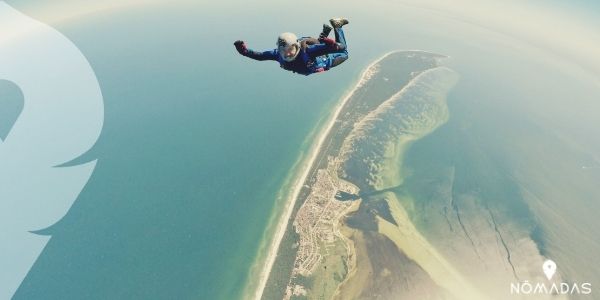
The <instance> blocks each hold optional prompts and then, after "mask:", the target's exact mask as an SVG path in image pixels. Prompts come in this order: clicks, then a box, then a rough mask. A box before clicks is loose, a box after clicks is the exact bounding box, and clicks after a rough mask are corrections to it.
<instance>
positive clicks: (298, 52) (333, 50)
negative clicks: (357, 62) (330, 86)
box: [234, 18, 348, 75]
mask: <svg viewBox="0 0 600 300" xmlns="http://www.w3.org/2000/svg"><path fill="white" fill-rule="evenodd" d="M329 23H330V24H331V26H329V25H326V24H325V25H323V31H322V32H321V34H320V35H319V38H318V39H315V38H301V39H298V37H297V36H296V35H295V34H293V33H291V32H285V33H282V34H281V35H279V38H278V39H277V49H273V50H268V51H264V52H259V51H254V50H251V49H248V47H247V46H246V43H245V42H243V41H240V40H238V41H236V42H235V43H234V45H235V48H236V50H237V51H238V52H239V53H240V54H241V55H243V56H246V57H249V58H252V59H255V60H260V61H263V60H275V61H277V62H279V66H280V67H281V68H283V69H285V70H288V71H292V72H294V73H298V74H302V75H310V74H314V73H319V72H324V71H328V70H329V69H331V68H333V67H337V66H339V65H340V64H341V63H343V62H344V61H346V60H347V59H348V49H347V45H346V39H345V38H344V31H343V30H342V27H343V26H344V25H346V24H348V20H347V19H344V18H333V19H331V20H329ZM332 29H333V30H334V32H335V40H333V39H330V38H328V35H329V32H330V31H331V30H332Z"/></svg>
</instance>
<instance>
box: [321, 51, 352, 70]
mask: <svg viewBox="0 0 600 300" xmlns="http://www.w3.org/2000/svg"><path fill="white" fill-rule="evenodd" d="M347 59H348V52H346V51H344V52H339V53H331V54H328V55H327V67H326V69H327V70H329V69H331V68H333V67H337V66H339V65H340V64H342V63H343V62H345V61H346V60H347Z"/></svg>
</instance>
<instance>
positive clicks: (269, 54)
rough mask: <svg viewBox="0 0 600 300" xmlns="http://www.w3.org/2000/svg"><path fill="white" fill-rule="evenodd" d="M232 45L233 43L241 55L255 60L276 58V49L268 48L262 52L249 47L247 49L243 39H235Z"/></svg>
mask: <svg viewBox="0 0 600 300" xmlns="http://www.w3.org/2000/svg"><path fill="white" fill-rule="evenodd" d="M233 45H235V49H236V50H237V52H238V53H240V54H241V55H243V56H246V57H249V58H252V59H255V60H261V61H262V60H277V50H269V51H263V52H258V51H254V50H251V49H248V47H246V43H245V42H243V41H236V42H235V43H233Z"/></svg>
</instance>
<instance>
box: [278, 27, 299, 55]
mask: <svg viewBox="0 0 600 300" xmlns="http://www.w3.org/2000/svg"><path fill="white" fill-rule="evenodd" d="M277 50H279V55H280V56H281V58H282V59H283V60H284V61H287V62H290V61H293V60H294V59H296V57H297V56H298V53H300V43H299V42H298V37H297V36H296V35H295V34H293V33H291V32H284V33H282V34H280V35H279V38H277Z"/></svg>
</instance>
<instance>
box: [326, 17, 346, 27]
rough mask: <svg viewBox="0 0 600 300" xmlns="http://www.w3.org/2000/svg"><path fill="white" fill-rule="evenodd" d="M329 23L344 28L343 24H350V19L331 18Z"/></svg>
mask: <svg viewBox="0 0 600 300" xmlns="http://www.w3.org/2000/svg"><path fill="white" fill-rule="evenodd" d="M329 23H331V26H333V28H342V26H344V25H346V24H348V23H349V22H348V19H345V18H333V19H331V20H329Z"/></svg>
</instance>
